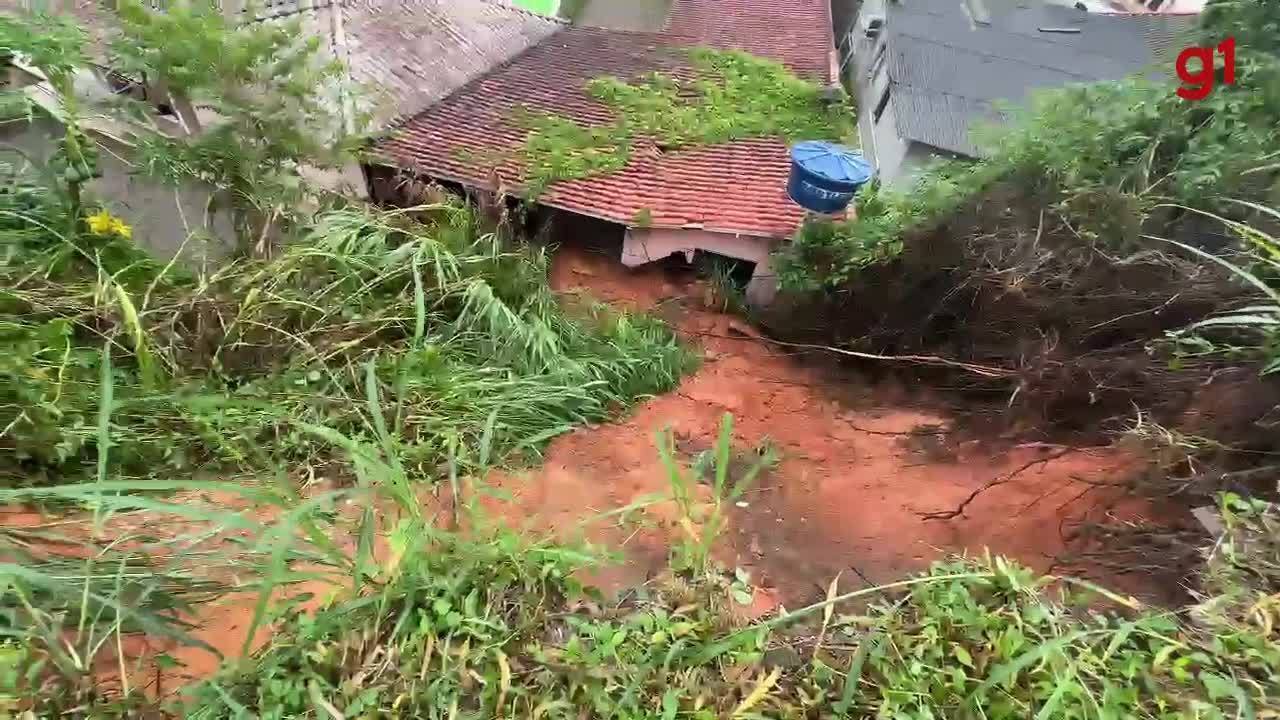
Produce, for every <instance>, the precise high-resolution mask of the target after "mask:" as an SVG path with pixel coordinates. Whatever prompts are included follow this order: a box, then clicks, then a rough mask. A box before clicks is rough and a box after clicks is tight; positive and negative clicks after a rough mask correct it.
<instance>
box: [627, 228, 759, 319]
mask: <svg viewBox="0 0 1280 720" xmlns="http://www.w3.org/2000/svg"><path fill="white" fill-rule="evenodd" d="M774 246H775V241H774V240H773V239H771V238H765V237H757V236H754V235H733V234H730V233H719V232H709V231H706V230H692V229H689V230H685V229H679V228H647V229H646V228H628V229H627V232H626V235H625V237H624V238H623V242H622V264H624V265H626V266H628V267H636V266H637V265H644V264H645V263H650V262H654V261H655V260H661V259H663V258H665V257H668V256H670V255H674V254H675V253H684V254H685V257H686V259H687V260H689V261H692V260H693V252H694V251H695V250H703V251H706V252H713V253H716V254H717V255H724V256H725V257H731V258H735V259H737V260H745V261H747V262H752V263H755V266H756V267H755V272H753V273H752V275H751V281H750V282H749V283H748V284H747V300H748V301H749V302H751V303H752V304H755V305H765V304H768V303H769V302H770V301H772V300H773V297H774V295H776V294H777V292H778V282H777V278H776V277H775V276H774V273H773V266H772V265H771V264H770V262H769V254H770V253H771V252H773V249H774Z"/></svg>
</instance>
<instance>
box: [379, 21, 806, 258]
mask: <svg viewBox="0 0 1280 720" xmlns="http://www.w3.org/2000/svg"><path fill="white" fill-rule="evenodd" d="M774 5H775V3H774V2H773V0H724V2H720V3H717V2H714V1H713V0H676V3H675V5H674V6H673V8H672V12H671V15H670V17H669V20H668V28H667V30H666V31H665V32H664V33H660V34H647V33H633V32H623V31H615V30H604V29H599V28H590V27H580V26H575V27H569V28H566V29H564V30H562V31H560V32H558V33H556V34H555V35H552V36H551V37H549V38H547V39H546V40H544V41H543V42H541V43H539V44H538V45H536V46H534V47H532V48H530V49H529V50H527V51H525V52H524V53H523V54H521V55H518V56H517V57H515V58H514V59H513V60H512V61H510V62H509V63H507V64H505V65H503V66H501V67H499V68H497V69H495V70H494V71H492V72H490V73H489V74H487V75H485V76H483V77H481V78H478V79H476V80H474V81H472V82H471V83H469V84H468V85H466V86H464V87H463V88H461V89H460V90H458V91H457V92H455V93H453V94H452V95H450V96H448V97H446V98H445V99H444V100H442V101H440V102H439V103H437V104H436V105H434V106H432V107H431V108H429V109H427V110H426V111H425V112H422V113H421V114H419V115H417V116H415V117H413V118H412V119H410V120H408V121H406V122H404V123H403V124H402V125H400V126H399V127H397V128H395V129H393V130H392V131H391V133H390V134H389V135H388V137H386V138H385V139H384V140H382V141H381V142H380V143H378V145H377V147H376V150H375V153H376V155H378V156H379V157H381V158H382V159H383V160H385V161H387V162H390V163H392V164H395V165H398V166H401V167H405V168H408V169H413V170H416V171H419V172H422V173H424V174H426V175H429V176H433V177H437V178H441V179H445V180H452V181H456V182H460V183H462V184H464V185H469V186H473V187H482V188H487V189H497V188H496V187H495V185H501V186H502V189H504V190H508V191H509V190H514V189H516V188H517V187H518V186H519V185H520V184H521V177H522V170H521V166H520V163H519V160H518V157H517V156H518V150H519V148H520V147H521V145H522V144H523V142H524V139H525V137H526V135H527V130H525V129H523V128H521V127H520V126H519V124H518V122H517V119H516V117H515V116H516V114H517V112H518V110H519V109H520V108H522V107H527V108H529V109H530V110H533V111H535V112H537V111H543V112H548V113H554V114H556V115H560V116H564V117H568V118H570V119H572V120H574V121H576V122H578V123H580V124H584V125H593V124H600V123H604V122H608V121H610V120H611V119H612V117H613V116H612V112H611V111H610V110H609V108H607V107H606V106H604V105H603V104H601V103H600V102H598V101H596V100H595V99H594V98H592V97H591V96H590V95H589V94H587V92H586V89H585V88H586V84H587V83H588V81H590V80H591V79H593V78H596V77H599V76H602V75H612V76H616V77H619V78H622V79H624V80H636V79H639V78H640V77H641V76H643V75H646V74H649V73H653V72H664V73H668V74H675V75H687V74H688V73H689V72H690V69H689V67H688V55H687V52H686V51H685V49H684V48H685V47H687V46H688V45H691V44H707V45H712V46H718V47H736V48H740V49H744V50H747V51H749V52H752V53H754V54H759V55H763V56H767V57H772V58H774V59H777V60H781V61H782V62H784V63H787V64H788V65H789V66H790V67H791V68H792V69H793V70H794V71H796V72H798V73H802V74H804V75H807V76H809V77H811V78H814V79H820V80H825V79H826V78H827V77H828V71H827V67H828V66H827V50H828V49H829V48H830V47H831V40H830V38H831V26H830V19H829V15H828V10H827V8H826V4H825V0H790V2H788V3H786V4H785V6H783V7H778V8H775V7H774ZM779 5H782V4H779ZM788 171H789V160H788V152H787V147H786V145H785V144H784V143H783V141H782V140H780V139H777V138H755V139H747V140H738V141H734V142H729V143H722V144H718V145H709V146H703V147H697V148H692V149H686V150H677V151H670V152H663V151H661V150H659V149H658V148H656V147H654V146H653V144H652V143H648V142H640V143H637V145H636V147H634V148H633V149H632V154H631V160H630V162H629V163H628V165H627V166H626V167H625V168H623V169H622V170H620V171H618V172H614V173H609V174H604V175H596V176H592V177H588V178H582V179H576V180H566V181H563V182H559V183H556V184H555V185H553V186H551V187H550V188H549V189H548V190H546V191H545V192H544V193H543V195H542V196H541V197H540V198H539V202H542V203H544V204H547V205H550V206H553V207H558V208H562V209H565V210H569V211H572V212H577V213H581V214H585V215H591V216H595V217H599V218H603V219H605V220H610V221H613V222H618V223H622V224H632V223H633V222H635V220H636V218H637V216H638V215H640V214H641V213H642V211H647V213H648V214H649V222H650V223H652V225H653V226H655V227H685V226H700V227H702V228H703V229H706V230H712V231H721V232H732V233H741V234H745V235H759V236H768V237H785V236H788V235H790V234H791V232H792V231H794V229H795V228H796V226H797V225H798V224H799V222H800V220H801V219H802V218H803V214H804V213H803V210H801V209H800V207H799V206H797V205H795V204H794V203H792V202H791V200H790V199H789V198H788V197H787V192H786V182H787V175H788Z"/></svg>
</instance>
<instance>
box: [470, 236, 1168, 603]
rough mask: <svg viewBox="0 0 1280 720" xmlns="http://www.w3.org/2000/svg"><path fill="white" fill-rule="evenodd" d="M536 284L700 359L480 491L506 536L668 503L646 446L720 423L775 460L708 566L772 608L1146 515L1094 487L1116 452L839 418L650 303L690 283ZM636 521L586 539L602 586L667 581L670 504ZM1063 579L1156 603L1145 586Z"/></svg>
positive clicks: (1040, 546)
mask: <svg viewBox="0 0 1280 720" xmlns="http://www.w3.org/2000/svg"><path fill="white" fill-rule="evenodd" d="M552 274H553V285H554V287H555V288H556V289H557V290H558V291H561V292H575V291H578V290H583V291H585V290H586V288H588V287H589V288H590V294H591V295H593V296H595V297H597V298H601V299H603V300H606V301H609V302H612V303H615V304H619V305H624V306H631V307H637V308H642V309H650V310H657V311H658V312H659V313H661V314H664V315H666V316H668V317H669V318H670V319H672V320H674V321H675V322H677V324H678V325H679V327H680V328H681V330H682V332H683V333H684V334H685V335H687V336H688V337H689V338H690V339H692V340H695V341H698V342H699V343H700V344H701V345H702V346H703V347H704V348H705V360H704V362H703V365H702V367H701V369H700V370H699V371H698V372H697V373H695V374H693V375H692V376H690V377H688V378H686V379H685V381H684V382H683V383H682V384H681V385H680V387H679V388H678V389H676V390H675V391H674V392H672V393H669V394H667V395H664V396H662V397H657V398H654V399H652V400H650V401H648V402H646V403H644V404H642V405H641V406H639V407H638V408H637V409H636V410H635V411H634V412H633V413H632V414H631V415H630V416H628V417H626V418H623V419H621V420H620V421H618V422H616V423H612V424H607V425H600V426H596V427H587V428H580V429H578V430H577V431H575V432H573V433H571V434H569V435H566V436H564V437H561V438H559V439H557V440H556V441H555V442H553V443H552V445H551V447H550V448H549V450H548V452H547V455H546V462H545V464H544V465H543V466H542V467H541V468H539V469H538V470H536V471H532V472H526V473H518V474H505V475H498V476H495V477H493V478H491V479H490V482H491V483H492V484H493V485H495V486H496V487H497V488H499V489H500V490H501V491H502V493H503V494H506V495H508V496H509V499H508V500H502V501H497V500H490V501H489V502H488V503H487V505H488V506H489V508H490V509H491V510H492V511H495V512H497V513H498V514H500V515H502V516H504V517H505V518H506V519H507V521H508V522H512V523H516V524H520V525H523V526H525V527H527V528H530V529H532V530H535V531H556V532H560V533H562V534H573V531H572V530H571V528H576V527H578V526H579V525H581V524H582V523H583V522H585V521H587V520H588V519H589V518H590V517H592V516H594V515H599V514H601V513H606V512H608V511H610V510H614V509H616V508H619V507H624V506H627V505H629V504H632V503H639V502H642V501H643V500H644V499H646V498H649V497H652V496H654V495H660V494H669V492H670V491H669V488H668V487H667V480H666V477H665V473H664V472H663V469H662V466H661V464H660V461H659V458H658V455H657V452H656V445H655V435H656V434H657V433H658V432H659V431H660V430H661V429H663V428H667V427H669V428H671V429H672V430H673V431H674V433H675V437H676V439H677V444H678V445H679V446H680V447H683V448H689V449H691V450H694V451H696V450H700V449H706V448H709V447H711V446H712V445H713V444H714V441H715V437H716V433H717V429H718V423H719V421H720V418H721V416H722V415H723V414H724V413H726V412H727V413H732V414H733V416H734V418H735V444H736V445H737V446H739V447H740V448H741V449H744V450H745V449H749V448H753V447H757V446H759V445H761V444H762V443H765V442H769V443H772V444H773V446H775V447H776V448H777V449H778V450H779V451H780V453H781V457H782V460H781V462H780V464H779V465H778V466H777V467H776V468H775V469H774V471H772V472H770V473H768V474H767V475H766V476H763V477H762V478H761V479H760V481H759V482H758V483H757V485H756V487H755V488H754V489H753V490H752V491H751V492H750V493H749V494H748V495H747V496H746V497H745V498H744V500H745V503H739V504H738V506H737V507H735V508H734V512H733V519H732V527H731V528H730V531H729V533H728V534H727V537H726V538H725V544H726V546H725V547H724V548H722V554H723V555H724V556H725V558H726V559H727V560H728V561H731V562H736V564H737V565H738V566H740V567H744V568H747V569H749V570H751V571H752V574H753V576H754V579H755V581H756V582H757V583H760V584H761V585H762V586H764V587H765V588H766V591H768V592H770V594H771V595H772V596H776V597H780V598H782V599H783V600H784V601H785V602H787V603H788V604H795V603H797V602H801V601H803V600H806V599H811V598H812V597H813V596H814V595H816V594H818V593H820V592H822V591H824V590H825V588H826V586H827V584H828V583H829V582H830V581H831V579H832V578H833V577H834V576H835V575H836V574H837V573H843V578H844V581H845V583H846V584H847V585H848V586H849V587H850V588H853V587H857V586H858V585H859V584H862V583H869V584H875V583H881V582H886V581H890V580H893V579H897V578H899V577H901V576H902V575H903V574H906V573H909V572H912V571H915V570H918V569H921V568H923V567H926V566H927V565H928V564H929V563H930V562H931V561H933V560H935V559H937V558H939V557H941V556H944V555H946V554H949V553H956V552H963V551H968V552H970V553H981V552H982V551H983V550H984V549H985V548H990V549H991V551H992V552H993V553H999V554H1003V555H1008V556H1011V557H1014V558H1016V559H1018V560H1020V561H1022V562H1023V563H1026V564H1028V565H1030V566H1032V567H1034V568H1037V569H1039V570H1046V569H1048V568H1049V567H1050V566H1051V564H1052V563H1053V562H1054V560H1055V558H1058V557H1059V556H1062V555H1065V554H1067V553H1068V551H1069V545H1070V544H1071V543H1070V539H1069V530H1070V528H1071V527H1073V526H1075V525H1076V524H1077V523H1079V522H1081V521H1083V520H1086V519H1088V520H1102V519H1111V520H1119V521H1122V522H1123V521H1135V522H1140V521H1142V520H1144V519H1147V518H1152V517H1155V516H1157V515H1159V513H1157V512H1156V510H1155V509H1154V508H1151V507H1149V506H1148V505H1147V504H1146V503H1144V502H1142V501H1137V500H1133V499H1126V498H1124V497H1123V494H1122V492H1120V491H1119V490H1117V489H1116V488H1114V487H1102V486H1100V484H1105V483H1112V482H1116V481H1117V480H1118V479H1119V478H1120V477H1121V476H1122V475H1123V473H1124V472H1125V471H1126V470H1128V469H1129V468H1130V467H1131V463H1132V460H1131V458H1129V457H1126V456H1125V455H1124V454H1123V453H1121V452H1120V451H1118V450H1114V449H1110V448H1084V449H1073V448H1060V447H1057V446H1043V445H1031V446H1015V447H1010V448H1007V449H1004V450H1002V451H1000V452H994V451H992V450H991V449H990V448H989V447H984V446H983V445H981V444H979V443H977V442H968V443H957V442H955V441H953V440H952V438H951V437H950V436H949V434H948V433H947V432H946V429H947V427H948V425H949V421H948V419H947V418H945V417H943V416H941V415H939V414H937V413H934V412H930V411H928V410H925V409H920V408H915V407H910V406H905V405H903V404H902V403H901V400H900V399H898V400H896V401H892V402H889V401H884V400H876V399H875V398H871V399H870V400H868V401H867V402H862V403H858V405H857V407H856V408H850V407H844V406H842V405H841V404H839V403H837V402H835V401H834V400H833V399H832V398H833V396H834V395H835V390H836V388H833V387H832V386H831V384H830V380H829V379H827V378H824V376H823V372H821V371H819V370H815V369H811V368H807V367H805V366H803V365H802V364H800V363H799V362H798V361H797V360H795V359H794V358H792V357H789V356H787V355H784V354H781V353H779V352H777V351H776V350H775V349H774V348H772V347H771V346H769V345H768V344H767V343H766V342H763V341H761V340H758V339H754V338H752V337H747V336H743V335H741V333H743V332H745V333H751V332H752V331H751V330H750V329H749V328H745V327H743V326H742V325H741V324H740V323H739V322H738V321H736V320H731V319H730V318H728V317H726V316H724V315H719V314H715V313H709V312H705V311H701V310H698V309H692V308H691V307H690V306H691V305H696V304H697V303H696V301H693V302H690V301H688V300H686V301H685V302H684V303H683V306H684V307H683V309H680V305H681V303H679V302H676V303H671V302H667V303H663V302H662V301H663V300H664V299H670V298H673V297H674V298H686V299H687V298H697V297H700V295H701V293H700V291H699V288H698V287H697V286H696V284H695V283H693V282H692V281H691V280H690V279H688V278H685V279H681V278H678V277H676V278H673V277H672V276H671V275H670V274H669V273H667V274H664V272H663V271H662V270H656V269H653V270H641V271H627V270H625V269H623V268H620V267H617V266H616V264H615V263H613V262H611V261H609V260H607V259H605V258H603V257H601V256H598V255H593V254H592V253H590V252H587V251H582V250H574V249H564V250H562V251H561V252H560V254H559V255H558V257H557V258H556V262H555V264H554V266H553V273H552ZM735 336H736V337H735ZM845 394H847V393H845ZM899 395H901V393H899ZM987 486H990V487H989V489H985V490H984V488H987ZM975 493H976V494H975ZM971 495H972V496H974V497H973V498H972V500H971V501H970V502H968V503H967V504H966V505H965V506H964V512H963V513H962V514H959V515H957V516H956V517H954V518H950V519H945V518H935V519H930V518H928V517H926V515H927V514H928V513H939V512H942V513H946V512H948V511H955V510H956V509H957V508H958V507H960V505H961V504H962V503H964V502H965V500H966V499H968V498H970V496H971ZM744 504H745V507H743V505H744ZM643 515H644V516H645V517H646V518H647V519H648V520H651V521H652V522H651V523H649V524H648V525H649V526H648V527H640V528H639V529H637V527H636V525H635V524H634V523H618V522H616V521H613V520H610V521H608V522H603V523H596V524H594V525H592V526H590V528H589V529H588V530H586V531H585V536H586V537H587V539H589V540H593V541H596V542H598V543H602V544H606V545H612V546H615V547H619V548H621V549H622V551H623V552H624V553H625V555H626V561H625V562H624V563H622V564H621V565H618V566H615V567H611V568H609V569H608V570H606V571H604V572H603V573H602V574H601V575H600V576H599V577H597V578H596V579H597V580H598V581H600V582H602V583H603V584H604V585H605V586H607V589H618V588H622V587H626V586H629V585H634V584H636V583H638V582H643V581H644V580H645V579H647V578H648V577H650V576H651V575H652V574H654V573H656V572H658V571H660V570H661V569H662V568H663V567H665V563H666V558H667V553H668V548H669V544H670V541H671V539H672V537H674V535H675V534H676V533H678V532H679V531H678V529H677V528H676V526H675V523H674V507H672V506H671V504H670V503H666V504H659V505H656V506H651V507H649V508H647V509H646V510H645V511H644V513H643ZM1073 570H1075V571H1076V572H1077V573H1081V574H1084V575H1093V576H1094V577H1095V578H1097V579H1100V580H1103V581H1104V582H1106V583H1108V584H1109V585H1111V586H1113V587H1117V588H1118V589H1123V590H1126V591H1128V592H1132V593H1135V594H1138V595H1140V596H1142V595H1146V596H1148V597H1158V596H1159V592H1158V589H1157V587H1156V585H1155V583H1154V582H1153V581H1152V580H1151V579H1150V578H1144V577H1141V576H1136V575H1132V576H1118V575H1115V574H1108V573H1102V572H1100V571H1099V569H1098V568H1090V567H1088V566H1080V567H1075V568H1073Z"/></svg>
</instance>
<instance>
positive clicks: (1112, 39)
mask: <svg viewBox="0 0 1280 720" xmlns="http://www.w3.org/2000/svg"><path fill="white" fill-rule="evenodd" d="M1193 23H1194V20H1193V19H1191V18H1187V17H1185V16H1170V15H1102V14H1094V13H1087V12H1083V11H1079V10H1076V9H1074V8H1068V7H1060V6H1056V5H1046V4H1043V3H1040V2H1036V1H1035V0H967V1H966V0H945V1H940V2H929V3H922V2H905V3H892V4H890V5H889V6H888V18H887V21H886V33H887V35H886V42H887V43H888V46H887V53H888V57H887V67H888V72H889V81H890V85H891V90H890V102H892V103H893V108H894V117H895V122H896V125H897V129H898V133H899V134H900V135H901V136H902V137H904V138H907V139H909V140H913V141H916V142H921V143H925V144H928V145H932V146H934V147H937V148H941V149H943V150H948V151H951V152H956V153H961V154H964V155H974V156H977V155H981V154H982V151H981V149H980V148H978V147H977V146H975V144H974V143H973V141H972V139H971V138H970V133H971V130H972V128H973V127H974V125H975V124H977V123H980V122H993V121H994V122H998V121H1000V120H1002V117H1001V116H1000V115H999V114H998V113H997V112H996V110H995V107H996V105H998V104H999V103H1001V102H1002V101H1003V102H1008V103H1015V104H1016V103H1021V102H1023V101H1025V100H1026V99H1027V96H1028V95H1029V94H1030V93H1032V92H1034V91H1036V90H1040V89H1047V88H1053V87H1061V86H1063V85H1068V84H1072V83H1087V82H1096V81H1100V80H1116V79H1120V78H1123V77H1125V76H1127V75H1131V74H1134V73H1141V72H1146V73H1148V74H1159V73H1162V72H1165V69H1166V68H1167V67H1169V63H1171V62H1172V58H1173V55H1174V54H1176V51H1177V49H1179V48H1180V47H1181V46H1182V44H1183V43H1184V42H1185V40H1184V39H1183V37H1182V36H1183V33H1184V32H1185V31H1186V30H1188V29H1189V28H1190V27H1192V25H1193ZM1046 29H1052V30H1055V32H1047V31H1046ZM1062 30H1065V32H1062Z"/></svg>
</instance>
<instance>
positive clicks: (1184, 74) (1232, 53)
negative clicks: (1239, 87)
mask: <svg viewBox="0 0 1280 720" xmlns="http://www.w3.org/2000/svg"><path fill="white" fill-rule="evenodd" d="M1217 52H1218V54H1220V55H1222V62H1223V69H1222V82H1224V83H1226V84H1227V85H1234V84H1235V82H1236V39H1235V38H1227V39H1226V40H1223V41H1222V42H1220V43H1218V47H1217ZM1192 60H1198V61H1199V64H1200V67H1199V69H1197V70H1194V71H1193V70H1192V69H1191V67H1190V64H1191V61H1192ZM1213 60H1214V48H1209V47H1189V48H1187V49H1186V50H1183V51H1182V52H1180V53H1178V65H1177V68H1178V79H1179V80H1181V81H1182V87H1180V88H1178V97H1180V98H1182V99H1184V100H1203V99H1205V98H1207V97H1209V93H1211V92H1213V83H1214V80H1215V78H1216V77H1217V72H1216V68H1215V67H1214V62H1213Z"/></svg>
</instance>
